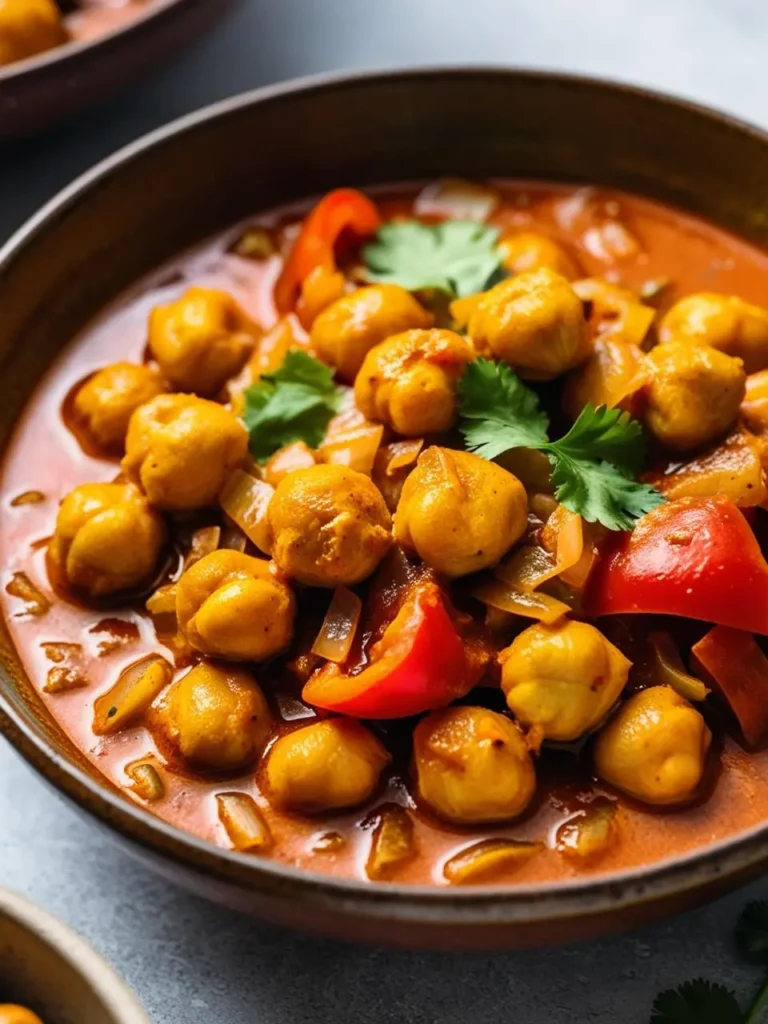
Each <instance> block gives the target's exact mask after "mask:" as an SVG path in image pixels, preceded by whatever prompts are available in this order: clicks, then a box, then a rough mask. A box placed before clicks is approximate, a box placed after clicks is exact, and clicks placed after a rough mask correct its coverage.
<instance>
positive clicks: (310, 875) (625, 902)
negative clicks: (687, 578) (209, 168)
mask: <svg viewBox="0 0 768 1024" xmlns="http://www.w3.org/2000/svg"><path fill="white" fill-rule="evenodd" d="M176 2H183V0H176ZM465 76H475V77H478V76H485V77H487V78H495V77H503V78H507V79H509V78H516V79H522V80H526V81H528V82H529V83H530V84H533V85H535V84H536V83H541V84H543V83H550V84H551V83H555V84H558V85H560V86H562V87H567V88H569V89H571V90H578V89H581V90H588V91H590V90H592V91H593V90H596V89H599V90H603V91H608V92H611V93H614V94H618V95H625V96H627V97H634V98H636V99H642V100H645V101H647V102H650V103H652V104H656V105H658V106H673V107H676V108H677V109H678V110H680V112H681V114H685V115H688V116H694V117H698V118H701V119H704V120H709V121H715V122H717V123H718V124H719V126H720V127H721V128H725V129H727V130H728V131H730V132H733V133H734V134H747V135H749V136H751V137H752V138H754V139H756V140H757V141H759V142H760V143H761V144H762V145H763V146H766V147H768V132H764V131H762V130H761V129H759V128H757V127H756V126H754V125H752V124H749V123H748V122H745V121H742V120H740V119H738V118H736V117H734V116H732V115H730V114H727V113H724V112H722V111H718V110H715V109H713V108H711V107H707V106H705V105H702V104H698V103H696V102H693V101H690V100H687V99H684V98H679V97H676V96H672V95H669V94H667V93H664V92H661V91H658V90H653V89H648V88H645V87H642V86H637V85H632V84H628V83H622V82H615V81H612V80H610V79H606V78H602V77H598V76H589V75H579V74H570V73H563V72H556V71H548V70H537V69H528V68H517V67H509V66H488V65H472V64H469V65H458V66H449V65H446V66H429V67H423V68H407V67H406V68H398V69H395V70H389V69H386V70H370V71H363V72H359V71H353V72H341V73H325V74H319V75H310V76H306V77H302V78H298V79H293V80H291V81H289V82H285V83H279V84H277V85H270V86H265V87H262V88H259V89H255V90H251V91H248V92H245V93H242V94H240V95H237V96H234V97H230V98H227V99H224V100H220V101H218V102H217V103H214V104H211V105H209V106H206V107H204V108H202V109H201V110H198V111H195V112H193V113H191V114H187V115H185V116H184V117H181V118H179V119H177V120H175V121H172V122H171V123H170V124H167V125H165V126H163V127H161V128H158V129H156V130H155V131H153V132H151V133H149V134H147V135H145V136H143V137H142V138H140V139H138V140H136V141H134V142H132V143H130V144H129V145H127V146H125V147H123V148H122V149H120V150H118V152H116V153H115V154H113V155H112V156H110V157H108V158H106V159H105V160H103V161H101V162H100V163H98V164H97V165H96V166H95V167H93V168H92V169H91V170H89V171H87V172H85V173H84V174H83V175H81V176H80V177H78V178H77V179H76V180H75V181H74V182H73V183H72V184H70V185H69V186H67V187H66V188H65V189H63V190H62V191H61V192H60V193H59V194H58V195H57V196H55V197H54V198H53V199H51V200H50V201H49V202H48V203H47V204H46V205H45V206H43V207H42V209H41V210H40V211H39V212H38V213H37V214H35V215H34V216H33V217H32V218H31V219H29V220H28V221H27V222H26V224H24V225H23V226H22V227H21V228H20V229H19V230H18V231H17V232H16V233H15V234H14V235H13V236H12V237H11V238H10V239H9V240H8V242H6V244H5V245H4V246H2V248H0V277H1V276H2V273H3V270H4V269H5V267H6V266H7V265H9V264H10V263H11V262H14V261H16V260H18V259H19V258H23V253H24V249H25V247H26V246H28V245H30V244H31V243H33V242H34V240H35V238H36V237H38V236H39V235H40V234H42V233H45V232H47V231H50V230H52V229H53V228H55V225H56V222H57V221H58V220H59V218H61V217H62V216H64V215H65V214H66V212H67V210H68V209H69V208H70V207H71V206H73V205H75V204H77V203H79V202H81V201H84V200H85V201H87V198H88V194H89V193H90V192H91V191H92V190H94V189H96V188H98V186H99V183H100V182H103V181H105V180H108V179H109V177H110V176H111V175H112V174H113V173H116V172H118V171H119V170H120V169H121V168H122V167H123V166H125V165H128V164H130V163H131V162H133V161H137V160H141V159H142V158H143V157H144V156H145V155H146V154H147V153H149V152H150V151H152V150H154V149H156V148H160V147H162V146H163V145H164V144H165V143H166V142H167V141H168V140H170V139H173V138H176V137H178V136H181V135H183V134H185V133H187V132H194V131H195V130H196V129H198V128H199V127H201V126H202V125H204V124H206V123H208V122H209V121H211V120H214V119H217V118H225V117H227V116H229V115H231V114H233V113H234V112H237V111H239V110H241V109H242V108H245V107H248V106H252V105H256V104H259V103H262V102H268V101H273V100H280V99H281V98H285V97H289V96H291V95H293V94H294V93H297V92H304V93H308V94H316V93H322V92H324V91H326V90H334V89H337V88H348V87H350V86H355V85H360V86H364V85H365V84H366V83H369V82H371V81H372V80H375V79H379V80H383V81H387V82H398V81H406V80H413V79H419V80H422V79H439V78H442V77H450V78H457V77H465ZM1 731H4V732H5V734H6V736H7V738H8V739H9V740H10V742H11V743H12V744H13V746H15V748H16V749H17V751H18V752H19V753H20V754H21V755H22V756H23V757H24V758H25V760H27V762H28V763H29V764H30V765H31V766H32V767H33V768H35V769H36V770H37V771H38V772H39V773H40V774H41V775H42V776H43V777H44V778H45V779H46V780H47V781H48V782H49V783H51V784H52V785H53V786H54V787H55V788H56V789H57V790H58V791H59V792H60V793H62V794H63V795H64V796H66V797H68V798H69V799H70V800H72V801H73V802H75V803H76V804H78V805H79V806H81V807H84V808H85V809H86V810H88V812H89V813H90V814H92V815H93V816H94V817H95V818H96V819H97V820H98V821H99V822H100V823H101V824H102V825H106V826H107V827H109V828H111V829H114V830H116V831H117V832H118V833H119V834H120V835H121V836H122V837H123V838H125V839H127V840H128V841H129V843H132V844H134V845H138V846H139V847H141V848H143V849H144V850H145V851H147V852H149V853H151V854H154V855H155V856H156V857H159V858H160V859H161V860H165V861H167V862H169V864H170V865H171V866H173V865H174V864H175V865H177V866H178V865H182V866H184V867H186V868H189V869H191V870H192V871H197V872H198V873H199V872H201V871H202V872H203V873H204V874H206V875H207V876H209V877H211V878H212V879H214V880H217V881H219V882H221V883H223V884H224V885H227V884H229V885H230V886H231V885H232V884H236V885H237V886H240V887H242V888H244V889H246V890H248V891H250V892H253V893H255V894H258V893H262V894H268V895H271V896H275V895H279V896H284V897H289V898H290V897H301V898H303V899H305V900H307V901H308V902H311V903H313V904H314V905H315V906H316V907H321V908H324V909H326V910H332V909H334V908H336V909H339V910H342V911H345V912H350V913H353V914H357V915H358V916H360V915H363V916H368V917H371V918H376V919H379V920H389V921H392V922H401V923H407V922H408V921H414V922H420V923H434V924H437V925H443V926H449V925H456V926H464V925H468V926H471V925H479V926H482V925H483V924H487V925H502V926H503V925H513V924H525V923H533V922H556V921H558V920H563V921H565V920H568V919H574V918H576V917H578V916H579V915H599V914H603V913H607V912H609V911H611V912H615V911H617V910H621V909H624V908H631V907H634V906H638V905H640V904H643V903H646V902H655V901H662V900H664V899H666V898H668V897H672V896H680V895H683V894H686V893H689V892H692V891H694V890H697V889H700V888H702V887H704V886H706V885H707V884H708V883H714V882H715V881H716V880H718V879H719V880H725V879H728V878H729V877H731V876H737V875H744V874H746V873H747V872H749V871H750V869H755V868H756V867H758V866H759V865H761V864H764V863H766V862H768V820H767V821H766V822H764V823H762V824H758V825H754V826H752V827H751V828H749V829H747V830H745V831H743V832H740V833H737V834H736V835H733V836H729V837H727V838H725V839H721V840H719V841H717V842H715V843H712V844H709V845H707V846H705V847H702V848H700V849H695V850H692V851H689V852H687V853H685V854H682V855H672V856H670V857H668V858H664V859H662V860H659V861H654V862H652V863H651V864H647V865H640V866H638V867H633V868H629V869H625V870H622V871H618V872H613V873H608V874H597V875H589V876H585V877H582V878H577V879H569V880H566V881H549V882H539V883H533V884H525V885H514V884H513V885H509V884H507V885H467V886H464V887H461V888H455V887H448V886H441V885H438V884H435V885H409V884H403V883H398V882H386V881H384V882H376V883H372V882H368V881H363V880H354V879H345V878H336V877H334V876H330V875H325V874H321V873H319V872H314V871H308V870H303V869H299V868H295V867H291V866H290V865H287V864H283V863H281V862H279V861H277V860H270V859H266V858H260V857H257V856H254V855H247V854H239V853H236V852H234V851H231V850H226V849H223V848H221V847H217V846H215V845H214V844H212V843H208V842H205V841H204V840H201V839H198V838H196V837H194V836H192V835H190V834H188V833H185V832H183V831H182V830H180V829H178V828H176V827H175V826H173V825H170V824H168V823H166V822H164V821H162V820H161V819H159V818H157V817H156V816H155V815H153V814H152V813H151V812H150V811H148V810H145V809H144V808H142V807H140V806H138V805H134V804H133V803H131V802H129V801H128V800H126V799H125V798H124V797H122V796H120V795H119V794H118V793H117V791H114V792H113V791H112V790H110V789H108V788H105V787H104V786H103V785H102V784H100V783H98V782H96V781H95V780H94V779H93V778H91V777H90V776H89V775H88V774H87V773H86V772H85V771H83V770H82V769H80V768H78V767H77V766H76V765H74V764H73V763H71V762H70V761H69V760H68V759H67V758H65V757H63V756H62V755H61V754H60V753H58V752H57V751H56V750H54V749H52V748H50V747H49V746H48V745H47V744H46V742H45V741H44V740H43V738H42V737H41V736H39V735H38V734H37V733H36V732H35V731H34V730H33V729H32V728H30V727H29V725H28V724H27V723H26V722H25V721H24V719H23V718H22V717H21V715H20V714H18V713H17V712H16V711H15V709H14V708H13V707H12V706H11V704H10V702H9V701H8V700H6V698H5V697H4V695H3V693H2V691H0V732H1Z"/></svg>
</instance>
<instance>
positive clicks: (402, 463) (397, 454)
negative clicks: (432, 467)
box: [386, 437, 424, 476]
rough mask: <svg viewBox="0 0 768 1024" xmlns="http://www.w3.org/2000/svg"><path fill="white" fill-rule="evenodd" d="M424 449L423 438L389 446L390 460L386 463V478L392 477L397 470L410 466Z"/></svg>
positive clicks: (398, 442) (396, 442) (397, 442)
mask: <svg viewBox="0 0 768 1024" xmlns="http://www.w3.org/2000/svg"><path fill="white" fill-rule="evenodd" d="M423 447H424V438H423V437H419V438H414V439H412V440H408V441H395V442H394V444H391V445H390V446H389V452H390V459H389V462H388V463H387V470H386V472H387V476H394V475H395V473H397V471H398V470H399V469H406V468H407V467H408V466H412V465H413V464H414V462H415V461H416V460H417V459H418V457H419V455H420V454H421V449H422V448H423Z"/></svg>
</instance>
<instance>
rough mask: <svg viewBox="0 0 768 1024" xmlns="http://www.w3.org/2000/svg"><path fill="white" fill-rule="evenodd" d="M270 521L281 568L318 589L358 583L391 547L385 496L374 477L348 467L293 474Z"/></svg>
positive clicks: (271, 505)
mask: <svg viewBox="0 0 768 1024" xmlns="http://www.w3.org/2000/svg"><path fill="white" fill-rule="evenodd" d="M267 518H268V521H269V527H270V530H271V532H272V537H273V543H272V557H273V558H274V560H275V562H276V563H277V565H278V566H279V567H280V568H281V569H282V570H283V572H284V573H286V575H288V576H291V577H292V578H293V579H296V580H299V581H300V582H301V583H306V584H308V585H309V586H314V587H335V586H336V585H337V584H339V583H345V584H347V585H352V584H354V583H359V582H360V581H361V580H364V579H365V578H366V577H367V576H370V574H371V573H372V572H373V570H374V569H375V568H376V566H377V565H378V564H379V562H380V561H381V559H382V558H383V557H384V555H385V554H386V552H387V551H388V550H389V547H390V544H391V542H392V536H391V533H390V529H391V517H390V514H389V510H388V509H387V506H386V505H385V504H384V499H383V498H382V496H381V493H380V492H379V490H378V489H377V488H376V486H375V485H374V484H373V483H372V482H371V480H370V478H369V477H367V476H365V475H364V474H363V473H358V472H356V471H355V470H354V469H348V468H347V467H346V466H336V465H320V466H312V467H311V468H309V469H299V470H297V471H296V472H294V473H291V474H290V475H289V476H287V477H285V478H284V479H283V480H282V481H281V482H280V483H279V484H278V486H277V489H276V490H275V493H274V495H273V497H272V500H271V501H270V503H269V509H268V512H267Z"/></svg>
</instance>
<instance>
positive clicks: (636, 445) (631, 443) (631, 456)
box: [557, 405, 645, 474]
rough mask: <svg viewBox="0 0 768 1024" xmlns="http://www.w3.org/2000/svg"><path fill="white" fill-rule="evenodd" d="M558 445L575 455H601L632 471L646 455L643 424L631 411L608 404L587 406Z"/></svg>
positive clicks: (598, 457) (561, 450)
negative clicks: (609, 406) (630, 413)
mask: <svg viewBox="0 0 768 1024" xmlns="http://www.w3.org/2000/svg"><path fill="white" fill-rule="evenodd" d="M557 447H558V451H560V452H562V453H563V454H565V455H568V456H569V457H570V458H572V459H602V461H603V462H610V463H612V464H613V465H614V466H616V468H617V469H620V470H622V471H623V472H625V473H629V474H634V473H637V472H639V471H640V469H642V466H643V461H644V459H645V441H644V438H643V429H642V427H641V426H640V424H639V423H638V422H637V420H633V419H632V417H631V416H630V415H629V413H626V412H621V411H620V410H619V409H609V408H608V406H607V405H601V406H598V408H595V407H594V406H593V405H587V406H585V408H583V409H582V410H581V412H580V413H579V417H578V419H577V420H576V422H575V423H574V424H573V426H572V427H571V429H570V430H569V431H568V433H567V434H566V435H565V437H561V438H560V440H559V441H558V442H557Z"/></svg>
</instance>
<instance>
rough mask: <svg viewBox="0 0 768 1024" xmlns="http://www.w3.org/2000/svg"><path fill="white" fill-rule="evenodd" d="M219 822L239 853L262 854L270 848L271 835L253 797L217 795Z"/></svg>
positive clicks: (234, 794) (244, 794) (231, 794)
mask: <svg viewBox="0 0 768 1024" xmlns="http://www.w3.org/2000/svg"><path fill="white" fill-rule="evenodd" d="M216 803H217V804H218V808H219V821H220V822H221V823H222V825H223V826H224V828H225V830H226V833H227V835H228V836H229V840H230V842H231V843H232V845H233V846H234V848H235V849H236V850H238V851H239V852H240V853H264V852H266V851H267V850H269V849H270V848H271V846H272V834H271V832H270V831H269V826H268V825H267V823H266V821H265V820H264V816H263V815H262V813H261V811H260V810H259V808H258V805H257V804H256V801H255V800H254V799H253V797H250V796H248V795H247V794H246V793H218V794H217V796H216Z"/></svg>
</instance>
